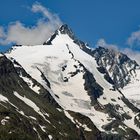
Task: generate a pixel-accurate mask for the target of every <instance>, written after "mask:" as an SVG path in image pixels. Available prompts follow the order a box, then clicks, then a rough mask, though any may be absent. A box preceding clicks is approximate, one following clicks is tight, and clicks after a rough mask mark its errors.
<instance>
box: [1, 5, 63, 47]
mask: <svg viewBox="0 0 140 140" xmlns="http://www.w3.org/2000/svg"><path fill="white" fill-rule="evenodd" d="M31 11H32V12H34V13H38V12H39V13H42V15H43V18H42V19H38V21H37V23H36V25H34V26H32V27H27V26H25V25H24V24H23V23H21V22H20V21H16V22H14V23H9V25H8V28H7V31H6V32H4V30H3V28H2V27H0V44H9V43H16V44H22V45H38V44H42V43H44V42H45V41H46V40H47V39H48V38H49V37H50V36H51V34H52V33H54V31H55V30H56V29H58V28H59V27H60V26H61V25H62V21H61V20H60V18H59V17H58V15H56V14H54V13H52V12H50V11H49V10H48V9H47V8H46V7H44V6H42V5H41V4H40V3H35V4H33V5H32V7H31Z"/></svg>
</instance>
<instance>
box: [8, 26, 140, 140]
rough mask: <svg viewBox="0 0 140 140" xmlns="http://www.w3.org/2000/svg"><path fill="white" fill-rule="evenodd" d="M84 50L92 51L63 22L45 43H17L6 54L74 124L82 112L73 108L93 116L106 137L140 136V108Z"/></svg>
mask: <svg viewBox="0 0 140 140" xmlns="http://www.w3.org/2000/svg"><path fill="white" fill-rule="evenodd" d="M84 49H87V50H89V52H90V49H89V48H88V47H87V46H86V44H84V43H83V42H82V41H79V40H78V39H76V38H75V37H74V34H73V33H72V31H71V30H70V29H69V28H68V26H67V25H63V26H62V27H61V28H60V29H59V30H58V31H56V32H55V34H54V35H52V37H51V38H50V39H49V40H48V41H46V42H45V43H44V45H37V46H20V47H17V46H15V47H13V49H12V51H11V52H9V53H7V54H6V56H7V57H8V58H9V59H11V60H12V59H15V60H16V61H17V62H18V63H20V65H21V66H22V67H23V68H24V69H25V70H26V72H27V73H28V74H30V75H31V77H33V78H34V79H35V80H36V81H38V82H39V83H40V84H41V85H42V86H43V87H44V88H45V89H46V90H47V91H49V93H50V94H51V96H52V97H53V98H54V99H55V101H56V102H57V103H58V104H59V105H60V106H61V107H62V108H63V109H64V110H65V113H66V116H67V117H68V118H69V119H71V121H72V122H73V123H74V124H79V125H80V123H78V122H77V121H75V118H77V116H79V115H75V114H74V113H71V111H72V112H75V113H76V114H77V113H80V114H82V115H84V116H87V117H88V118H90V120H91V121H92V122H93V124H95V126H96V127H97V128H98V129H99V130H100V131H101V132H104V134H103V135H104V136H103V135H102V137H104V139H105V137H108V139H115V138H116V139H125V138H126V139H139V138H140V128H139V127H140V124H139V109H137V108H136V107H134V106H133V104H131V103H130V102H129V101H128V100H127V99H126V98H125V97H124V96H123V94H122V93H121V92H120V91H118V90H117V89H116V90H115V85H114V84H112V83H109V82H108V80H106V78H105V73H101V72H100V71H99V69H98V65H97V63H96V60H95V58H94V57H92V56H91V55H89V53H86V52H85V50H84ZM83 50H84V51H83ZM68 110H69V111H68ZM67 111H68V112H69V113H68V112H67ZM78 119H79V117H78ZM89 131H90V130H89ZM107 135H109V136H107Z"/></svg>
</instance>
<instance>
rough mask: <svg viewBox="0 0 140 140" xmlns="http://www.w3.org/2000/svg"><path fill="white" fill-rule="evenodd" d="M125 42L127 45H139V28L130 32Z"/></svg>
mask: <svg viewBox="0 0 140 140" xmlns="http://www.w3.org/2000/svg"><path fill="white" fill-rule="evenodd" d="M127 44H128V45H129V46H134V45H140V30H138V31H135V32H132V33H131V35H130V37H129V38H128V39H127Z"/></svg>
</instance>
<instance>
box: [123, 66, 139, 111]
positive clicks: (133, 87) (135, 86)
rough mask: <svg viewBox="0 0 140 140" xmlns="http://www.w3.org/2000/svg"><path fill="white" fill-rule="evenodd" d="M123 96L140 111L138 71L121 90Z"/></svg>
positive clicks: (137, 70)
mask: <svg viewBox="0 0 140 140" xmlns="http://www.w3.org/2000/svg"><path fill="white" fill-rule="evenodd" d="M121 90H122V92H123V94H124V95H125V96H126V97H127V98H128V99H129V100H130V101H131V102H132V103H134V104H135V105H136V106H137V107H138V108H139V109H140V69H139V68H138V69H136V73H135V75H134V76H132V77H131V81H130V82H129V83H128V84H127V85H126V86H125V87H124V88H123V89H121Z"/></svg>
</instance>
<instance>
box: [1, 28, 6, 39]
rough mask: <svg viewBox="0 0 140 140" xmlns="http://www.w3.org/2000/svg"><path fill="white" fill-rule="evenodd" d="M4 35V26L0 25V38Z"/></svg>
mask: <svg viewBox="0 0 140 140" xmlns="http://www.w3.org/2000/svg"><path fill="white" fill-rule="evenodd" d="M4 37H5V33H4V28H3V27H2V26H0V38H4Z"/></svg>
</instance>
